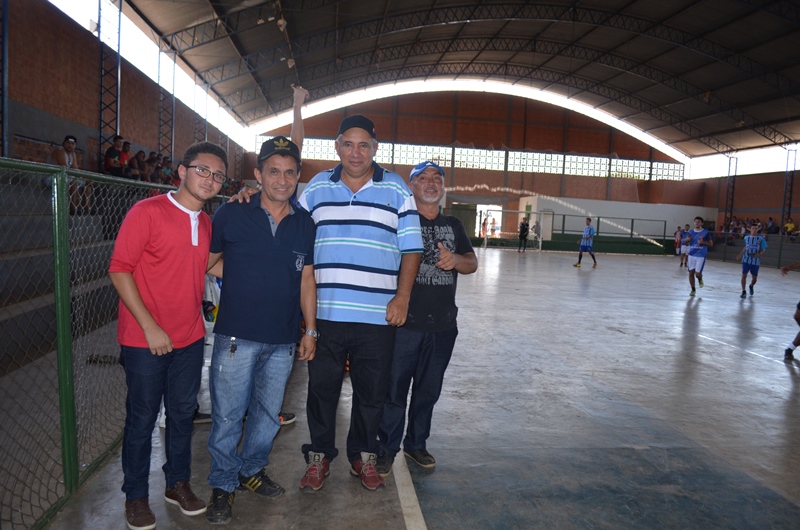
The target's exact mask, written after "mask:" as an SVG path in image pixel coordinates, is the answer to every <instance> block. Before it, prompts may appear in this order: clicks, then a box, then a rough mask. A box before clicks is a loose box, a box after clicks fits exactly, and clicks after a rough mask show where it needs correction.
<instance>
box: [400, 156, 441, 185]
mask: <svg viewBox="0 0 800 530" xmlns="http://www.w3.org/2000/svg"><path fill="white" fill-rule="evenodd" d="M429 167H432V168H434V169H435V170H436V171H438V172H439V173H440V174H441V175H442V177H444V169H442V166H440V165H439V164H436V163H434V162H431V161H430V160H426V161H425V162H422V163H421V164H417V165H416V166H414V169H412V170H411V175H410V176H409V177H408V180H409V181H411V180H414V177H416V176H417V175H419V174H420V173H422V172H423V171H425V170H426V169H428V168H429Z"/></svg>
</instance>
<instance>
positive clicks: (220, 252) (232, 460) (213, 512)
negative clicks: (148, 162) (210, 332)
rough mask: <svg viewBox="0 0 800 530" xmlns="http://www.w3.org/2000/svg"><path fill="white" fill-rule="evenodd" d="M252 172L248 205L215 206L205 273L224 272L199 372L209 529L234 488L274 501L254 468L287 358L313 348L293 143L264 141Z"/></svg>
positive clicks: (262, 457)
mask: <svg viewBox="0 0 800 530" xmlns="http://www.w3.org/2000/svg"><path fill="white" fill-rule="evenodd" d="M254 173H255V178H256V180H257V181H258V183H259V184H260V185H261V192H260V193H259V194H256V195H254V199H256V200H251V201H249V202H246V203H238V202H231V203H228V204H224V205H222V206H221V207H220V208H219V210H217V212H216V213H215V214H214V220H213V234H212V238H211V254H210V257H209V272H210V273H211V274H214V275H215V276H218V277H222V274H223V271H222V269H223V267H224V285H223V287H222V291H221V299H220V305H219V312H218V314H217V320H216V324H215V326H214V333H215V338H214V352H213V354H212V358H211V369H210V370H209V374H210V378H211V381H210V382H211V419H212V423H211V434H210V435H209V438H208V451H209V453H210V454H211V473H210V475H209V477H208V481H209V483H210V485H211V487H212V489H213V491H212V494H211V501H210V502H209V506H208V511H207V512H206V519H208V521H209V522H211V523H212V524H225V523H227V522H229V521H230V520H231V518H232V516H233V498H234V492H235V490H236V489H249V490H251V491H253V492H254V493H256V494H258V495H261V496H263V497H266V498H269V499H274V498H276V497H278V496H280V495H282V494H283V492H284V489H283V488H282V487H281V486H279V485H278V484H276V483H275V482H273V481H272V480H271V479H270V478H269V476H267V473H266V471H265V469H264V467H265V466H266V465H267V464H268V463H269V453H270V451H271V450H272V441H273V439H274V438H275V435H276V433H277V432H278V429H279V428H280V419H279V413H280V410H281V405H282V404H283V393H284V389H285V387H286V381H287V380H288V378H289V374H290V373H291V370H292V364H293V363H294V359H295V352H296V353H297V358H298V359H300V360H311V359H313V358H314V353H315V350H316V337H317V332H316V305H317V298H316V284H315V281H314V255H313V252H314V234H315V228H314V221H313V219H311V216H310V215H309V214H308V212H306V211H304V210H302V209H299V208H295V207H293V206H292V205H291V203H290V202H289V199H290V198H291V197H292V194H293V193H294V191H295V188H296V187H297V180H298V178H299V176H300V152H299V150H298V148H297V146H296V145H295V144H294V143H292V142H291V141H290V140H289V139H287V138H285V137H283V136H277V137H275V138H272V139H271V140H268V141H266V142H264V144H263V145H262V146H261V152H260V154H259V156H258V167H257V168H256V169H255V170H254ZM301 310H302V315H301ZM301 316H302V318H304V319H305V323H306V334H305V335H303V336H302V338H301V337H300V321H301ZM298 339H299V340H300V346H299V348H298V347H297V341H298ZM245 413H247V429H246V430H245V434H244V440H243V441H242V444H241V450H239V449H238V446H239V440H240V438H241V436H242V422H243V419H244V416H245Z"/></svg>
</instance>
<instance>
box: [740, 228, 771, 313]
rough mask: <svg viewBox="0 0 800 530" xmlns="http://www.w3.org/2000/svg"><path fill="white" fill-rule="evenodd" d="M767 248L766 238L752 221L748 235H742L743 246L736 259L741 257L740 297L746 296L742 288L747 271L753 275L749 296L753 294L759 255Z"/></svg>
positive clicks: (759, 263) (759, 260) (759, 262)
mask: <svg viewBox="0 0 800 530" xmlns="http://www.w3.org/2000/svg"><path fill="white" fill-rule="evenodd" d="M766 250H767V240H766V239H764V236H760V235H758V226H757V225H756V224H755V223H753V224H751V225H750V235H749V236H744V248H743V249H742V251H741V252H739V255H738V256H736V259H739V258H741V259H742V295H741V297H740V298H747V292H746V291H745V290H744V288H745V285H746V284H747V273H748V272H749V273H750V275H751V276H752V277H753V281H751V282H750V296H753V294H755V293H753V287H754V286H755V284H756V282H757V281H758V267H759V266H760V265H761V256H762V255H763V254H764V252H765V251H766Z"/></svg>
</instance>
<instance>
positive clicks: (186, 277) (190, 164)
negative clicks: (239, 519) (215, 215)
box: [109, 142, 228, 530]
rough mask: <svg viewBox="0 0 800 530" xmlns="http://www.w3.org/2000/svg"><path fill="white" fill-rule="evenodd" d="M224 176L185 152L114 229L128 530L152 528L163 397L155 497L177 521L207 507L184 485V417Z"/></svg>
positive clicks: (213, 159) (213, 160)
mask: <svg viewBox="0 0 800 530" xmlns="http://www.w3.org/2000/svg"><path fill="white" fill-rule="evenodd" d="M227 169H228V162H227V154H226V153H225V151H224V150H223V149H222V148H221V147H219V146H218V145H214V144H211V143H209V142H202V143H199V144H195V145H193V146H191V147H190V148H189V149H188V150H187V151H186V153H185V154H184V157H183V160H182V161H181V164H180V166H179V167H178V174H179V175H180V179H181V185H180V187H179V188H178V190H177V191H174V192H170V193H168V194H165V195H158V196H156V197H152V198H149V199H145V200H143V201H140V202H138V203H136V204H135V205H134V206H133V207H132V208H131V210H130V212H128V215H127V216H126V217H125V221H124V222H123V223H122V227H121V228H120V230H119V234H118V236H117V240H116V244H115V246H114V253H113V254H112V256H111V265H110V267H109V277H110V278H111V282H112V283H113V285H114V287H115V288H116V290H117V292H118V293H119V297H120V304H119V324H118V339H119V343H120V345H121V351H120V364H121V365H122V366H123V367H124V368H125V378H126V381H127V383H128V394H127V398H126V402H125V409H126V418H125V431H124V434H123V440H122V470H123V473H124V475H125V478H124V481H123V485H122V491H124V492H125V496H126V501H125V518H126V522H127V524H128V528H130V529H131V530H149V529H152V528H155V526H156V519H155V516H154V515H153V512H152V511H151V510H150V505H149V501H148V497H149V494H148V478H149V475H150V453H151V451H152V444H151V436H152V433H153V428H154V427H155V423H156V417H157V416H158V412H159V409H160V406H161V400H162V398H163V400H164V407H165V408H166V411H167V426H166V436H165V440H166V443H165V447H164V449H165V452H166V464H164V466H163V470H164V474H165V476H166V491H165V493H164V498H165V500H166V501H167V502H169V503H171V504H175V505H178V506H179V507H180V509H181V511H182V512H183V513H184V514H186V515H199V514H201V513H205V511H206V506H205V503H204V502H203V501H201V500H200V499H198V498H197V497H196V496H195V494H194V493H193V492H192V489H191V487H190V486H189V478H190V477H191V469H190V465H191V459H192V455H191V439H192V429H193V422H192V419H193V416H194V411H195V406H196V405H197V392H198V390H199V388H200V374H201V369H202V366H203V343H204V338H205V325H204V323H203V319H202V315H201V311H200V308H201V306H202V297H203V290H204V288H205V274H206V269H207V266H208V252H209V248H210V245H211V220H210V219H209V218H208V216H207V215H206V214H205V213H204V212H203V211H202V208H203V205H204V204H205V202H206V201H207V200H208V199H211V198H213V197H214V196H215V195H217V193H219V190H220V188H221V187H222V183H223V181H224V180H225V178H226V172H227Z"/></svg>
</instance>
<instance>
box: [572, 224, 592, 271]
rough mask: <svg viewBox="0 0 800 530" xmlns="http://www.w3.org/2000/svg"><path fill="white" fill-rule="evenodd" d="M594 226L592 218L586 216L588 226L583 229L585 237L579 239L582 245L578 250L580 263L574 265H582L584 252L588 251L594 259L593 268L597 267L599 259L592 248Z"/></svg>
mask: <svg viewBox="0 0 800 530" xmlns="http://www.w3.org/2000/svg"><path fill="white" fill-rule="evenodd" d="M594 234H595V231H594V227H593V226H592V218H591V217H587V218H586V228H584V229H583V237H582V238H580V239H579V240H578V244H579V245H580V249H579V250H578V263H576V264H575V265H573V267H580V266H581V260H582V259H583V253H584V252H588V253H589V255H590V256H591V257H592V261H593V262H594V265H592V268H593V269H596V268H597V260H596V259H595V257H594V252H593V249H592V241H593V240H594Z"/></svg>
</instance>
